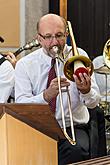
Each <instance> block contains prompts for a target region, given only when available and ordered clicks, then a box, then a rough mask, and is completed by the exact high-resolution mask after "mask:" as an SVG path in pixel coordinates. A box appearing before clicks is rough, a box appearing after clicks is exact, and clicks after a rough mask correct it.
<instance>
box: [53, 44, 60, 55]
mask: <svg viewBox="0 0 110 165" xmlns="http://www.w3.org/2000/svg"><path fill="white" fill-rule="evenodd" d="M58 50H59V49H58V46H53V51H54V53H55V54H57V53H58Z"/></svg>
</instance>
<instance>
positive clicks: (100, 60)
mask: <svg viewBox="0 0 110 165" xmlns="http://www.w3.org/2000/svg"><path fill="white" fill-rule="evenodd" d="M93 64H94V69H95V70H96V71H95V78H96V82H97V85H98V87H99V90H100V94H101V101H102V102H103V101H107V102H110V68H108V67H107V66H106V65H105V61H104V57H103V55H101V56H98V57H96V58H94V60H93Z"/></svg>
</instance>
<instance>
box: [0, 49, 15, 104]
mask: <svg viewBox="0 0 110 165" xmlns="http://www.w3.org/2000/svg"><path fill="white" fill-rule="evenodd" d="M2 59H4V60H3V61H2ZM15 59H16V58H15V56H14V54H13V53H11V52H10V53H8V54H7V56H6V57H5V58H4V56H3V55H1V54H0V61H2V62H1V63H0V103H7V101H8V99H9V96H10V95H11V92H12V90H13V87H14V67H13V66H15V63H16V60H15Z"/></svg>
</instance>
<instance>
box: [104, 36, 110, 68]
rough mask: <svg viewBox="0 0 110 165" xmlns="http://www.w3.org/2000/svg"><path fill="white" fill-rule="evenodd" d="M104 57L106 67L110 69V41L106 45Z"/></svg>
mask: <svg viewBox="0 0 110 165" xmlns="http://www.w3.org/2000/svg"><path fill="white" fill-rule="evenodd" d="M103 56H104V62H105V64H106V66H107V67H108V68H110V39H108V40H107V42H106V43H105V45H104V49H103Z"/></svg>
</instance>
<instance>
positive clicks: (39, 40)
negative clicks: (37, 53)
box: [36, 34, 41, 44]
mask: <svg viewBox="0 0 110 165" xmlns="http://www.w3.org/2000/svg"><path fill="white" fill-rule="evenodd" d="M36 39H37V40H38V42H39V43H40V44H41V37H40V36H39V34H37V35H36Z"/></svg>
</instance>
